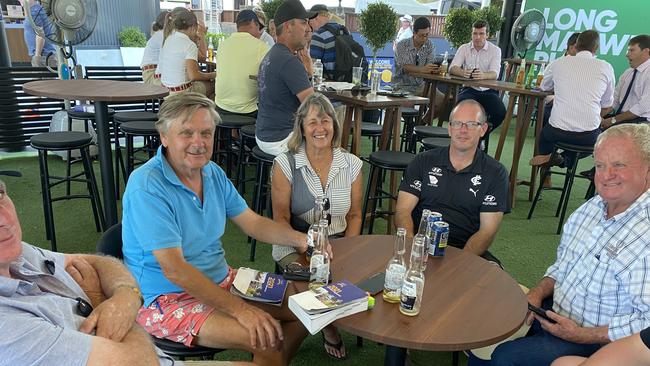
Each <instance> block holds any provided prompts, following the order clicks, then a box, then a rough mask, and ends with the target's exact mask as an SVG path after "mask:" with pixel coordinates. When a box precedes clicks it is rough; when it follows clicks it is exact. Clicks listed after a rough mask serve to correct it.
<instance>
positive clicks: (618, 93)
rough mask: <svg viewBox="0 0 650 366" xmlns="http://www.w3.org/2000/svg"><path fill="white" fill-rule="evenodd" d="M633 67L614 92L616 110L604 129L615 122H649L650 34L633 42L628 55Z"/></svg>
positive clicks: (626, 71)
mask: <svg viewBox="0 0 650 366" xmlns="http://www.w3.org/2000/svg"><path fill="white" fill-rule="evenodd" d="M625 56H626V57H627V59H628V61H629V63H630V68H629V69H627V70H625V72H624V73H623V75H621V78H620V79H619V81H618V85H617V86H616V90H614V110H613V111H612V113H611V114H610V116H608V117H607V118H604V119H603V121H602V123H601V127H602V128H603V129H606V128H609V127H610V126H611V125H613V124H616V123H622V122H625V123H639V122H648V121H650V35H647V34H640V35H638V36H636V37H633V38H632V39H630V43H629V44H628V47H627V54H626V55H625Z"/></svg>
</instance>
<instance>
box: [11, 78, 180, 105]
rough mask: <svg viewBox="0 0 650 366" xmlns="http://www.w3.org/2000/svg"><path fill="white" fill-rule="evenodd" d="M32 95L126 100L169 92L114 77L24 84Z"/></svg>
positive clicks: (162, 94) (26, 90)
mask: <svg viewBox="0 0 650 366" xmlns="http://www.w3.org/2000/svg"><path fill="white" fill-rule="evenodd" d="M23 90H25V92H26V93H29V94H31V95H38V96H42V97H50V98H58V99H79V100H93V101H102V102H128V101H135V100H146V99H158V98H162V97H165V96H167V95H169V90H167V88H165V87H162V86H154V85H148V84H143V83H138V82H134V81H114V80H93V79H74V80H57V79H54V80H39V81H32V82H29V83H26V84H24V85H23Z"/></svg>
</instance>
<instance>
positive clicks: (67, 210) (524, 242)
mask: <svg viewBox="0 0 650 366" xmlns="http://www.w3.org/2000/svg"><path fill="white" fill-rule="evenodd" d="M514 124H515V121H513V123H511V126H512V125H514ZM532 130H533V129H532V128H530V129H529V136H528V138H527V141H526V144H525V145H524V151H523V153H522V158H521V161H520V164H519V178H520V179H528V178H529V175H530V167H529V165H528V160H529V159H530V157H531V156H532V153H531V151H532V147H533V137H532ZM499 132H500V131H499V130H497V131H495V132H494V133H493V136H492V143H491V146H490V153H491V154H494V150H495V149H496V143H497V141H498V133H499ZM513 134H514V127H511V129H510V131H509V135H508V138H507V140H506V143H505V146H504V151H503V153H502V157H501V162H502V163H503V164H504V165H505V166H506V168H507V169H508V170H510V164H511V161H512V146H513ZM369 146H370V144H369V140H367V139H365V138H364V139H363V153H362V155H364V156H367V155H368V154H369V151H370V147H369ZM26 155H27V156H26ZM49 161H50V163H51V168H50V169H51V171H54V172H59V173H60V172H63V171H64V169H65V165H64V163H63V162H62V161H61V160H60V159H59V158H58V157H51V158H50V160H49ZM592 163H593V160H592V159H591V158H585V159H582V160H581V162H580V165H579V168H578V171H581V170H586V169H589V168H590V167H591V166H592ZM94 168H95V173H96V174H97V176H98V182H99V165H98V164H97V163H95V164H94ZM0 170H19V171H21V172H22V174H23V177H22V178H14V177H6V176H0V178H1V179H2V180H4V181H5V182H6V183H7V190H8V192H9V194H10V196H11V197H12V199H13V200H14V203H15V204H16V209H17V211H18V216H19V218H20V222H21V225H22V228H23V240H24V241H26V242H28V243H31V244H34V245H37V246H40V247H43V248H48V249H49V247H50V245H49V242H47V241H46V240H45V229H44V219H43V208H42V199H41V193H40V192H41V188H40V183H39V171H38V162H37V159H36V157H35V154H26V153H20V154H9V153H2V154H0ZM363 172H364V181H365V180H366V179H367V177H368V166H367V164H364V170H363ZM51 174H54V173H51ZM248 174H253V171H252V170H251V169H249V171H248ZM555 177H556V179H555V181H554V183H555V185H556V186H559V185H560V184H561V180H560V178H557V176H555ZM100 184H101V183H100ZM364 185H365V183H364ZM587 186H588V183H587V181H585V180H583V179H576V181H575V183H574V187H573V191H572V194H571V200H570V202H569V208H568V210H567V217H568V215H569V214H570V213H571V212H572V211H573V210H575V209H576V208H577V207H578V206H579V205H581V204H582V203H583V202H584V194H585V192H586V189H587ZM84 190H85V186H79V185H77V187H76V188H75V191H77V192H84ZM57 192H62V187H60V188H58V190H57ZM122 192H123V187H122ZM251 192H252V187H251V186H249V187H248V188H247V192H246V193H247V194H246V195H245V196H246V198H247V199H248V202H249V203H250V196H251ZM516 197H517V198H516V206H515V207H514V208H513V210H512V212H511V213H510V214H508V215H506V216H505V217H504V220H503V222H502V224H501V228H500V230H499V233H498V234H497V237H496V239H495V240H494V243H493V244H492V247H491V248H490V250H491V252H492V253H493V254H494V255H496V256H497V257H498V258H499V259H500V260H501V261H502V263H503V265H504V267H505V269H506V271H507V272H508V273H510V275H511V276H512V277H514V278H515V279H516V280H517V281H518V282H520V283H522V284H523V285H526V286H528V287H530V286H534V285H535V284H536V282H537V281H538V280H539V279H540V278H541V277H542V275H543V274H544V271H545V270H546V268H547V267H548V266H549V265H550V264H551V263H552V262H553V261H554V260H555V250H556V248H557V244H558V243H559V240H560V236H559V235H555V230H556V226H557V222H558V219H557V218H556V217H555V216H554V214H555V207H556V205H557V202H558V200H559V197H560V192H557V191H545V192H543V194H542V200H540V202H539V203H538V205H537V208H536V211H535V214H534V216H533V219H532V220H527V219H526V216H527V214H528V210H529V208H530V205H531V203H530V202H529V201H528V200H527V199H528V187H527V186H518V187H517V192H516ZM120 204H121V203H120V202H119V201H118V210H119V209H121V206H120ZM143 214H146V212H143ZM54 216H55V225H56V229H57V241H58V249H59V251H61V252H66V253H73V252H93V251H94V248H95V243H96V242H97V239H99V236H100V233H97V232H95V228H94V222H93V218H92V211H91V209H90V203H89V202H88V201H87V200H75V201H64V202H56V203H55V204H54ZM385 228H386V225H385V223H384V221H383V220H378V221H377V224H376V225H375V230H374V232H375V233H384V232H385ZM222 241H223V243H224V247H225V249H226V252H227V258H228V262H229V264H230V265H231V266H233V267H239V266H244V265H245V266H252V267H255V268H258V269H262V270H266V271H273V269H274V266H273V261H272V259H271V247H270V245H266V244H263V243H259V242H258V246H257V251H256V260H255V262H254V263H251V262H249V261H248V255H249V245H248V244H247V242H246V237H245V236H244V235H243V234H242V233H241V231H240V230H239V229H238V228H237V227H236V226H235V225H234V224H233V223H232V222H229V223H228V224H227V227H226V232H225V234H224V237H223V238H222ZM386 260H388V258H386ZM377 301H381V299H378V300H377ZM343 338H344V340H345V344H346V346H347V352H348V359H347V360H345V361H335V360H333V359H331V358H329V357H327V355H326V354H325V352H324V350H323V346H322V340H321V338H320V336H319V335H316V336H310V337H308V338H307V339H306V340H305V342H304V343H303V345H302V347H301V349H300V350H299V352H298V354H297V355H296V357H295V358H294V360H293V362H292V363H291V365H309V366H319V365H330V364H340V365H380V364H383V357H384V347H383V346H381V345H377V344H376V343H374V342H371V341H368V340H365V341H364V345H363V347H362V348H357V347H356V346H355V343H356V337H354V336H352V335H350V334H343ZM217 358H218V359H223V360H225V359H244V360H246V359H249V358H250V357H249V356H248V355H247V354H245V353H243V352H237V351H227V352H222V353H220V354H219V355H218V357H217ZM410 358H411V360H412V364H414V365H451V354H450V353H448V352H421V351H412V352H410ZM464 362H465V360H464V357H463V356H461V364H464Z"/></svg>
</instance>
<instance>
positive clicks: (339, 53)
mask: <svg viewBox="0 0 650 366" xmlns="http://www.w3.org/2000/svg"><path fill="white" fill-rule="evenodd" d="M323 28H325V29H326V30H328V31H329V32H330V33H332V34H333V35H334V49H335V51H336V61H335V63H336V66H335V67H334V73H333V75H328V76H329V77H330V78H331V79H332V80H334V81H346V82H348V83H350V82H352V68H353V67H355V66H361V67H362V68H363V72H362V73H361V81H362V82H363V83H367V81H368V61H367V60H366V55H365V52H364V51H363V46H361V45H360V44H359V43H358V42H357V41H355V40H354V38H352V35H350V32H349V31H348V30H347V28H345V26H340V27H338V29H336V28H334V27H332V26H331V25H330V24H325V25H324V26H323Z"/></svg>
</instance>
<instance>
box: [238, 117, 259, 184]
mask: <svg viewBox="0 0 650 366" xmlns="http://www.w3.org/2000/svg"><path fill="white" fill-rule="evenodd" d="M238 144H239V155H238V156H237V162H238V164H237V171H236V173H235V175H236V176H235V186H236V187H237V190H238V191H239V193H240V194H242V195H243V194H244V193H245V192H246V183H247V182H254V181H255V178H249V179H246V167H247V166H250V165H257V163H255V162H253V161H250V160H252V159H249V158H250V157H251V156H252V153H253V152H252V147H255V146H257V141H256V140H255V125H246V126H244V127H242V128H240V129H239V141H238ZM251 146H252V147H251Z"/></svg>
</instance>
